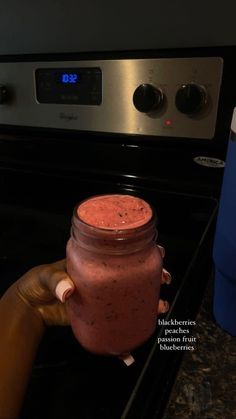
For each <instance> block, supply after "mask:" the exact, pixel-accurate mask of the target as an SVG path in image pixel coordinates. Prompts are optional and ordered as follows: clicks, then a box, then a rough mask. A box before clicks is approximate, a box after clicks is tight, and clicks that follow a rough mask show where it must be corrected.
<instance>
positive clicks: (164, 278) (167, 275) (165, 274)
mask: <svg viewBox="0 0 236 419" xmlns="http://www.w3.org/2000/svg"><path fill="white" fill-rule="evenodd" d="M171 280H172V277H171V274H170V273H169V272H168V271H167V270H166V269H164V268H163V269H162V283H164V284H167V285H169V284H170V283H171Z"/></svg>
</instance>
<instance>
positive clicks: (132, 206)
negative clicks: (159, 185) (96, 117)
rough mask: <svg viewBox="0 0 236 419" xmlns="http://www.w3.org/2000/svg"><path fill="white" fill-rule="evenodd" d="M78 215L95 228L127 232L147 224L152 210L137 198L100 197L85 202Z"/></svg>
mask: <svg viewBox="0 0 236 419" xmlns="http://www.w3.org/2000/svg"><path fill="white" fill-rule="evenodd" d="M77 215H78V216H79V218H80V219H81V220H82V221H84V222H85V223H87V224H90V225H92V226H94V227H99V228H104V229H116V230H125V229H128V228H136V227H140V226H142V225H143V224H146V223H147V222H148V221H149V220H150V219H151V218H152V209H151V207H150V205H149V204H148V203H147V202H145V201H144V200H143V199H141V198H137V197H135V196H131V195H100V196H96V197H94V198H91V199H89V200H87V201H85V202H83V203H82V204H81V205H80V206H79V207H78V209H77Z"/></svg>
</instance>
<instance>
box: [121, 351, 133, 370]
mask: <svg viewBox="0 0 236 419" xmlns="http://www.w3.org/2000/svg"><path fill="white" fill-rule="evenodd" d="M118 358H119V359H120V360H121V361H123V362H124V363H125V365H127V367H129V366H130V365H132V364H133V363H134V361H135V359H134V357H133V356H132V355H131V354H122V355H120V356H119V357H118Z"/></svg>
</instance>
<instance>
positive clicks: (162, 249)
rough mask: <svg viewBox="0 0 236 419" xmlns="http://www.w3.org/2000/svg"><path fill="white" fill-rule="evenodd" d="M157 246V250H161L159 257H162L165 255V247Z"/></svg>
mask: <svg viewBox="0 0 236 419" xmlns="http://www.w3.org/2000/svg"><path fill="white" fill-rule="evenodd" d="M157 247H159V250H160V252H161V257H162V259H163V258H164V257H165V253H166V251H165V249H164V247H163V246H159V245H158V246H157Z"/></svg>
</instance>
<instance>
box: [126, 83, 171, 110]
mask: <svg viewBox="0 0 236 419" xmlns="http://www.w3.org/2000/svg"><path fill="white" fill-rule="evenodd" d="M163 100H164V95H163V93H162V91H161V90H160V89H157V88H156V87H154V86H152V85H151V84H141V85H140V86H138V87H137V89H136V90H135V92H134V94H133V103H134V106H135V108H136V109H137V110H138V111H139V112H151V111H155V110H156V109H159V108H160V107H161V105H162V103H163Z"/></svg>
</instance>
